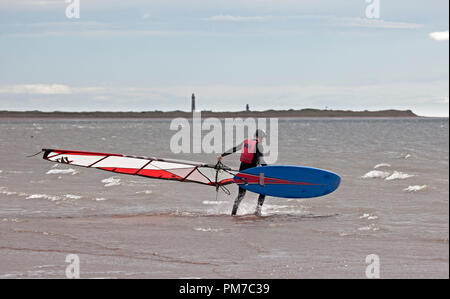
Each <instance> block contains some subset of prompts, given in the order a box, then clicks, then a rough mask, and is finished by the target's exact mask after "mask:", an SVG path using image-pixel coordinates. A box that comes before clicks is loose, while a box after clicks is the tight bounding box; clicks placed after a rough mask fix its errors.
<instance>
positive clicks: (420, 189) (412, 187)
mask: <svg viewBox="0 0 450 299" xmlns="http://www.w3.org/2000/svg"><path fill="white" fill-rule="evenodd" d="M427 188H428V186H427V185H422V186H419V185H414V186H409V187H408V188H405V189H403V191H407V192H417V191H422V190H425V189H427Z"/></svg>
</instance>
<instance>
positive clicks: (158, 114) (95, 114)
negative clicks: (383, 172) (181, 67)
mask: <svg viewBox="0 0 450 299" xmlns="http://www.w3.org/2000/svg"><path fill="white" fill-rule="evenodd" d="M201 113H202V117H216V118H231V117H242V118H247V117H255V118H257V117H277V118H282V117H287V118H296V117H331V118H332V117H420V116H418V115H417V114H415V113H414V112H412V111H411V110H379V111H367V110H366V111H350V110H319V109H302V110H293V109H291V110H266V111H237V112H214V111H201ZM177 117H183V118H191V117H192V113H191V112H186V111H142V112H131V111H128V112H108V111H92V112H87V111H86V112H63V111H54V112H43V111H0V118H88V119H95V118H162V119H164V118H177Z"/></svg>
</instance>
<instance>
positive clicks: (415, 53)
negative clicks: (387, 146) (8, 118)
mask: <svg viewBox="0 0 450 299" xmlns="http://www.w3.org/2000/svg"><path fill="white" fill-rule="evenodd" d="M77 1H79V18H77V17H73V16H74V14H75V12H76V10H74V9H73V7H76V4H77V3H76V2H77ZM66 2H68V3H66ZM68 16H72V18H69V17H68ZM75 16H76V15H75ZM448 30H449V1H447V0H429V1H425V0H389V1H388V0H341V1H336V0H297V1H294V0H276V1H268V0H239V1H238V0H226V1H216V0H147V1H144V0H127V1H118V0H0V110H20V111H23V110H42V111H97V110H101V111H153V110H162V111H169V110H185V111H188V110H190V107H191V105H190V101H191V100H190V99H191V94H192V93H195V95H196V106H197V109H198V110H213V111H240V110H244V109H245V105H246V104H249V106H250V109H252V110H268V109H275V110H278V109H303V108H317V109H324V108H327V109H344V110H381V109H402V110H405V109H411V110H412V111H413V112H415V113H417V114H419V115H423V116H446V117H448V114H449V110H448V109H449V31H448Z"/></svg>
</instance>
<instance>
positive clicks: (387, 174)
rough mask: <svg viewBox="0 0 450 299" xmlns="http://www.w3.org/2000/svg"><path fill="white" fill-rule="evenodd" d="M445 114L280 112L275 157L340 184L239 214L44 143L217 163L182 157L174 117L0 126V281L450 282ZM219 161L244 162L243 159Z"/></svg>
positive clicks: (199, 195) (225, 203)
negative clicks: (48, 155)
mask: <svg viewBox="0 0 450 299" xmlns="http://www.w3.org/2000/svg"><path fill="white" fill-rule="evenodd" d="M448 125H449V123H448V118H432V119H425V118H405V119H389V118H381V119H364V118H358V119H349V118H343V119H332V118H329V119H328V118H317V119H313V118H311V119H310V118H308V119H304V118H298V119H280V120H279V154H278V161H277V164H280V165H302V166H311V167H317V168H323V169H327V170H330V171H333V172H335V173H337V174H339V175H340V176H341V178H342V182H341V186H340V187H339V189H338V190H337V191H335V192H334V193H331V194H329V195H327V196H324V197H320V198H312V199H281V198H274V197H267V199H266V202H265V204H264V207H263V210H262V216H261V217H256V216H253V215H252V213H253V212H254V209H255V206H256V199H257V195H256V194H252V193H250V192H248V193H247V196H246V197H245V199H244V200H243V202H242V204H241V206H240V209H239V212H238V216H237V217H231V216H229V214H230V213H231V208H232V205H233V200H234V198H235V196H236V193H237V192H236V191H237V190H236V189H237V187H236V186H233V185H231V186H228V188H229V190H230V191H231V195H226V194H225V193H223V192H220V193H219V194H218V196H217V198H216V192H215V189H214V188H211V187H209V186H203V185H198V184H189V183H179V182H171V181H161V180H152V179H146V178H143V177H135V176H129V175H119V174H114V173H110V172H105V171H100V170H94V169H87V168H80V167H76V166H70V165H61V164H53V163H50V162H48V161H45V160H43V159H42V158H41V156H40V155H39V156H35V157H32V158H27V157H26V156H28V155H30V154H34V153H36V152H38V151H39V150H40V149H41V148H57V149H71V150H83V151H100V152H109V153H121V154H130V155H142V156H155V157H165V158H176V159H182V160H194V161H204V162H208V163H214V162H215V160H216V156H217V155H216V154H178V155H176V154H173V153H171V151H170V137H171V136H172V135H173V134H174V133H175V132H174V131H171V130H170V120H127V119H125V120H118V119H115V120H111V119H110V120H108V119H103V120H77V119H74V120H58V119H46V120H40V119H30V120H27V119H1V120H0V144H1V146H0V278H27V277H30V278H35V277H36V278H42V277H49V278H64V277H65V268H66V267H67V263H66V262H65V257H66V256H67V255H68V254H77V255H78V256H79V259H80V264H81V273H80V275H81V277H85V278H99V277H119V278H144V277H146V278H180V277H202V278H347V277H348V278H365V277H366V276H365V273H366V272H365V271H366V267H367V266H368V265H367V263H366V257H367V256H368V255H371V254H376V255H377V256H378V257H379V260H380V275H381V277H382V278H401V277H406V278H421V277H441V278H448V277H449V270H448V269H449V243H448V236H449V209H448V204H449V203H448V197H449V181H448V175H449V173H448V172H449V127H448ZM223 162H224V163H225V164H227V165H229V166H231V167H238V165H239V157H238V154H235V155H231V156H227V157H226V158H224V160H223Z"/></svg>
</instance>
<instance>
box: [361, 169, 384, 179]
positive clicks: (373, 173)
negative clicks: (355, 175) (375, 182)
mask: <svg viewBox="0 0 450 299" xmlns="http://www.w3.org/2000/svg"><path fill="white" fill-rule="evenodd" d="M389 175H390V173H389V172H386V171H381V170H372V171H369V172H368V173H366V174H365V175H363V176H362V178H363V179H371V178H382V179H385V178H387V177H389Z"/></svg>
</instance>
